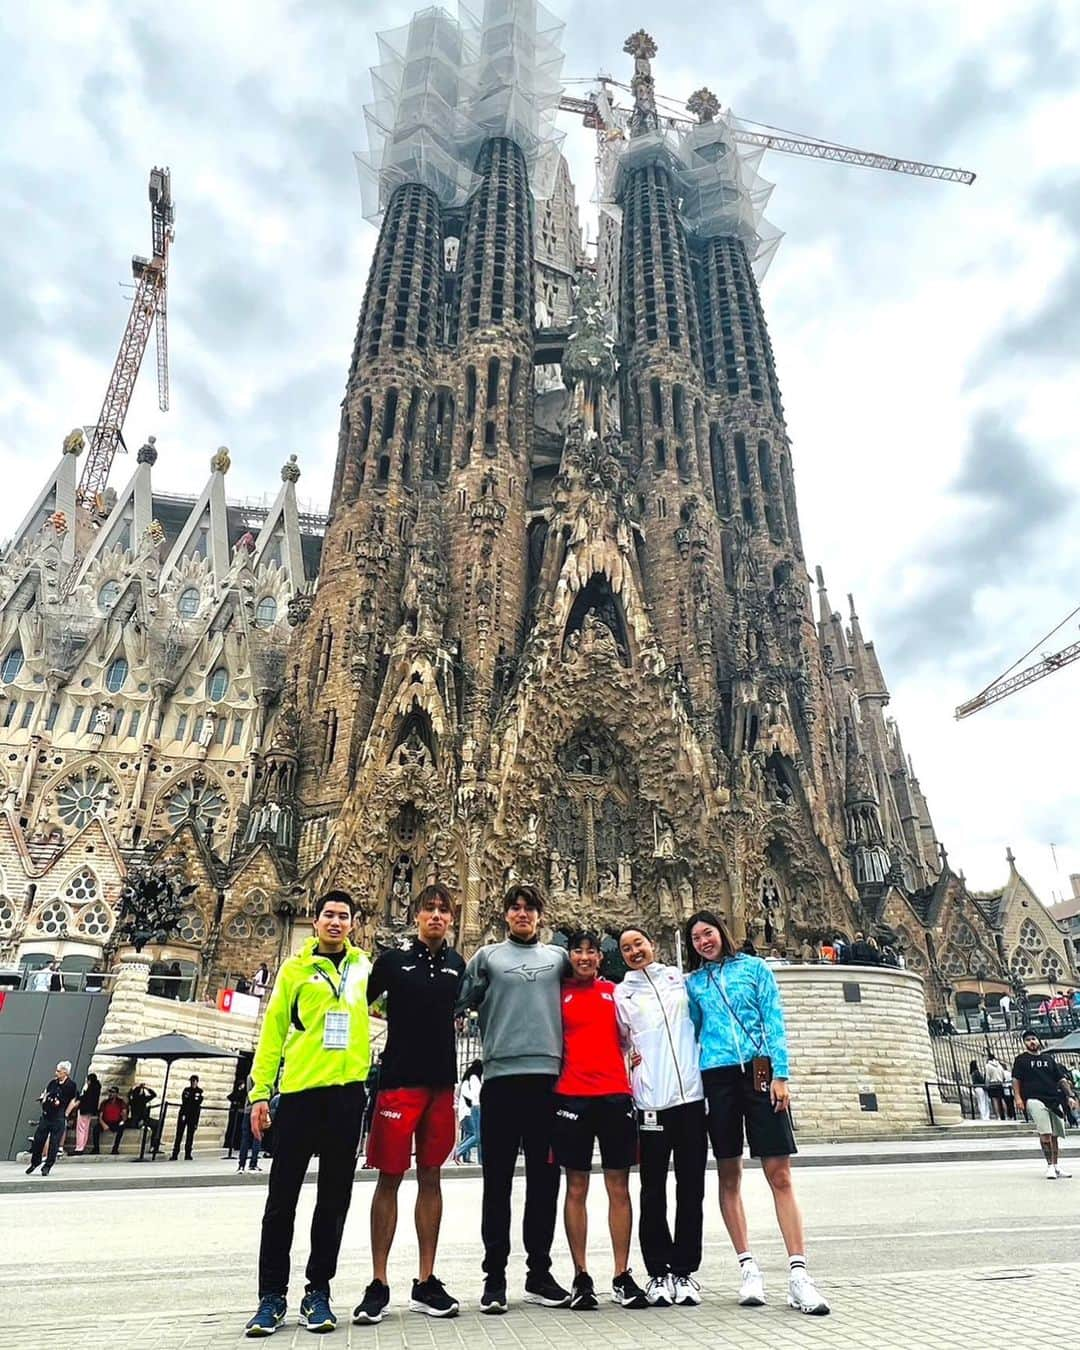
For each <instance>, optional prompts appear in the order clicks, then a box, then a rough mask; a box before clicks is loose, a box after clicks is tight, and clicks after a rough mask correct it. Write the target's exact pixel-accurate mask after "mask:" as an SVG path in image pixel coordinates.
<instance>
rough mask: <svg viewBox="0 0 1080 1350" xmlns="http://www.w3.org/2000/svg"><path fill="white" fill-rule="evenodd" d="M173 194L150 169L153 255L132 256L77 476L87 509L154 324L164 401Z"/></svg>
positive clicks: (102, 479)
mask: <svg viewBox="0 0 1080 1350" xmlns="http://www.w3.org/2000/svg"><path fill="white" fill-rule="evenodd" d="M173 219H174V211H173V199H172V185H171V180H170V176H169V170H168V169H158V168H153V169H151V170H150V223H151V228H152V231H153V257H151V258H141V257H134V258H132V260H131V272H132V275H133V276H134V278H135V295H134V297H133V298H132V301H131V313H130V314H129V315H128V321H127V327H126V328H125V329H124V336H123V337H122V338H121V340H120V350H119V351H118V352H117V354H116V364H115V365H114V366H113V371H112V376H111V378H110V380H109V387H108V389H107V390H106V391H105V401H104V403H103V404H102V405H101V412H100V414H99V415H98V420H97V425H96V426H95V427H94V428H93V432H92V434H91V437H90V450H89V453H88V454H87V456H86V462H85V463H84V465H83V471H82V477H81V478H80V479H79V491H78V503H79V505H80V506H84V507H86V508H87V509H88V510H92V511H93V510H97V511H100V510H101V507H102V498H103V494H104V491H105V485H106V483H107V482H108V481H109V470H110V469H111V468H112V462H113V459H114V458H115V457H116V452H117V450H118V449H119V448H120V446H121V444H122V432H123V428H124V418H125V417H126V416H127V410H128V406H129V405H130V403H131V395H132V392H133V390H134V388H135V380H136V377H137V376H138V374H139V367H140V366H141V365H142V359H143V355H144V354H145V352H146V344H147V342H148V341H149V338H150V330H151V328H154V327H155V326H156V336H157V372H158V406H159V407H160V408H161V411H162V412H167V411H168V407H169V348H168V335H167V332H166V288H167V283H168V274H169V245H170V244H171V243H172V240H173Z"/></svg>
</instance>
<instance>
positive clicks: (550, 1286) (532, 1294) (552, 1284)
mask: <svg viewBox="0 0 1080 1350" xmlns="http://www.w3.org/2000/svg"><path fill="white" fill-rule="evenodd" d="M525 1302H526V1303H539V1304H540V1306H541V1307H542V1308H565V1307H566V1305H567V1304H568V1303H569V1302H570V1295H569V1293H568V1292H567V1291H566V1290H565V1289H564V1288H563V1287H562V1285H561V1284H558V1283H556V1281H555V1280H553V1279H552V1277H551V1272H550V1271H549V1270H545V1271H544V1273H543V1274H542V1275H526V1277H525Z"/></svg>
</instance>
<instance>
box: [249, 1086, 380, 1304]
mask: <svg viewBox="0 0 1080 1350" xmlns="http://www.w3.org/2000/svg"><path fill="white" fill-rule="evenodd" d="M363 1114H364V1085H363V1083H346V1084H345V1086H344V1087H323V1088H309V1089H308V1091H307V1092H287V1093H283V1094H282V1097H281V1101H280V1103H279V1105H278V1109H277V1112H276V1114H275V1116H274V1129H273V1135H274V1163H273V1166H272V1167H271V1168H270V1187H269V1192H268V1194H267V1197H266V1209H265V1210H264V1211H263V1221H262V1241H261V1243H260V1245H259V1297H260V1298H261V1297H262V1296H263V1295H264V1294H280V1295H281V1296H282V1297H284V1296H285V1294H287V1293H288V1289H289V1252H290V1250H291V1248H292V1240H293V1225H294V1224H295V1222H296V1204H297V1201H298V1200H299V1199H300V1187H301V1186H302V1185H303V1184H304V1174H305V1173H306V1172H307V1168H308V1163H309V1162H310V1161H311V1158H312V1155H313V1154H315V1153H317V1154H318V1155H319V1181H318V1188H317V1191H316V1196H315V1213H314V1214H313V1215H312V1219H311V1255H310V1256H309V1257H308V1263H307V1272H306V1273H307V1286H306V1287H307V1288H308V1289H329V1288H330V1281H331V1280H332V1279H333V1278H334V1274H335V1272H336V1270H337V1259H338V1251H339V1250H340V1248H341V1235H342V1233H343V1231H344V1229H345V1217H346V1215H347V1214H348V1212H349V1201H350V1200H351V1199H352V1188H353V1177H354V1175H355V1172H356V1151H357V1149H358V1148H359V1146H360V1120H361V1117H362V1116H363Z"/></svg>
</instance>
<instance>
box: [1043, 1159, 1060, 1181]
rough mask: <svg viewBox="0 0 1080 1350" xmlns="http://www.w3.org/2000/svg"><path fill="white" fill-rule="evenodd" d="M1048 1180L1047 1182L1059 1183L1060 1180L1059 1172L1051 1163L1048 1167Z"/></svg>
mask: <svg viewBox="0 0 1080 1350" xmlns="http://www.w3.org/2000/svg"><path fill="white" fill-rule="evenodd" d="M1046 1179H1047V1181H1057V1179H1058V1170H1057V1168H1056V1167H1055V1166H1054V1164H1053V1163H1050V1164H1049V1165H1048V1166H1047V1169H1046Z"/></svg>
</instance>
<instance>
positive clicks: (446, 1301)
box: [409, 1275, 458, 1317]
mask: <svg viewBox="0 0 1080 1350" xmlns="http://www.w3.org/2000/svg"><path fill="white" fill-rule="evenodd" d="M409 1307H410V1308H411V1309H412V1311H413V1312H419V1313H427V1315H428V1316H429V1317H456V1316H457V1315H458V1301H457V1299H456V1298H451V1297H450V1295H449V1294H448V1293H447V1292H446V1289H445V1288H444V1287H443V1282H442V1280H437V1279H436V1278H435V1276H434V1275H432V1276H430V1277H429V1278H428V1279H426V1280H413V1286H412V1297H411V1298H410V1299H409Z"/></svg>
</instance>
